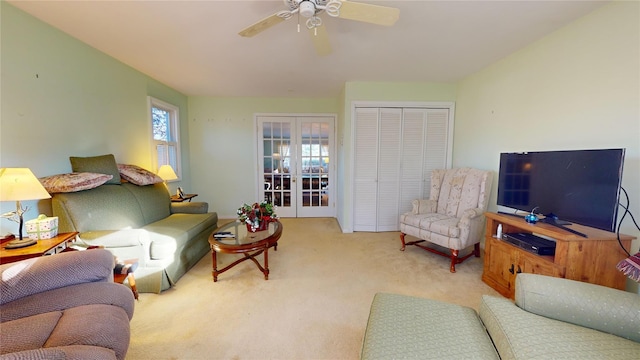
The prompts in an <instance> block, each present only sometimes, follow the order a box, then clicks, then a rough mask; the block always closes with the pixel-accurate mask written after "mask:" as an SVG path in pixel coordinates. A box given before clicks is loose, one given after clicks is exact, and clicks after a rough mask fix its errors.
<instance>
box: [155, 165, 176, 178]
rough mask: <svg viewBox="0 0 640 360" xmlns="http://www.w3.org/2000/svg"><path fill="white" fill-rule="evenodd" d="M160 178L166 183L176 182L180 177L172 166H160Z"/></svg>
mask: <svg viewBox="0 0 640 360" xmlns="http://www.w3.org/2000/svg"><path fill="white" fill-rule="evenodd" d="M158 176H160V178H162V180H164V181H169V180H175V179H177V178H178V175H176V172H175V171H173V168H172V167H171V165H162V166H160V169H158Z"/></svg>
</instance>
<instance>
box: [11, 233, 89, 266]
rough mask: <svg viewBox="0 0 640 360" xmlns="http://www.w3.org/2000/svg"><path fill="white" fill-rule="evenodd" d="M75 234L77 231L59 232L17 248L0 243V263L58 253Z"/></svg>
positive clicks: (71, 240)
mask: <svg viewBox="0 0 640 360" xmlns="http://www.w3.org/2000/svg"><path fill="white" fill-rule="evenodd" d="M76 235H78V233H77V232H69V233H61V234H58V235H57V236H55V237H53V238H51V239H44V240H38V242H37V243H36V244H35V245H31V246H26V247H23V248H17V249H6V248H5V245H6V244H2V246H1V247H0V264H7V263H12V262H16V261H20V260H25V259H31V258H34V257H39V256H44V255H53V254H58V253H60V252H62V251H64V249H66V248H67V245H68V244H69V243H71V242H73V241H74V240H75V239H76Z"/></svg>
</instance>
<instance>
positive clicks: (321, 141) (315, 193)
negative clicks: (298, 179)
mask: <svg viewBox="0 0 640 360" xmlns="http://www.w3.org/2000/svg"><path fill="white" fill-rule="evenodd" d="M300 135H301V148H300V153H301V154H300V161H301V165H302V166H301V173H302V204H301V205H302V207H327V206H329V193H328V191H327V190H328V186H329V173H328V169H329V166H328V165H329V161H330V159H329V125H328V124H327V123H326V122H303V123H302V124H301V128H300Z"/></svg>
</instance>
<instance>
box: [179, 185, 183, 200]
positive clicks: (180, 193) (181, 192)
mask: <svg viewBox="0 0 640 360" xmlns="http://www.w3.org/2000/svg"><path fill="white" fill-rule="evenodd" d="M178 196H179V197H180V198H181V199H184V190H182V187H180V186H178Z"/></svg>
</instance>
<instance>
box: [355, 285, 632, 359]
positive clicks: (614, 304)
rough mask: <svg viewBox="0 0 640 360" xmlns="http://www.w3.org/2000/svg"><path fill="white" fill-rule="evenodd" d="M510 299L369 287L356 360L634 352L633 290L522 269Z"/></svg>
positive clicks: (587, 355)
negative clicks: (452, 298)
mask: <svg viewBox="0 0 640 360" xmlns="http://www.w3.org/2000/svg"><path fill="white" fill-rule="evenodd" d="M515 298H516V299H515V303H514V302H512V301H511V300H508V299H505V298H498V297H494V296H488V295H485V296H483V298H482V302H481V304H480V306H479V310H478V313H476V312H475V311H474V310H473V309H471V308H468V307H463V306H459V305H455V304H449V303H444V302H440V301H435V300H430V299H422V298H417V297H410V296H405V295H397V294H384V293H379V294H376V296H375V297H374V300H373V303H372V305H371V311H370V314H369V321H368V324H367V329H366V332H365V337H364V340H363V346H362V353H361V359H393V358H403V359H635V360H637V359H640V296H638V295H637V294H633V293H629V292H625V291H621V290H616V289H611V288H607V287H603V286H599V285H594V284H589V283H584V282H578V281H574V280H567V279H561V278H554V277H548V276H542V275H535V274H525V273H522V274H519V275H518V276H517V278H516V296H515Z"/></svg>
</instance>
